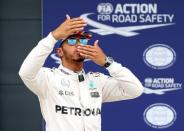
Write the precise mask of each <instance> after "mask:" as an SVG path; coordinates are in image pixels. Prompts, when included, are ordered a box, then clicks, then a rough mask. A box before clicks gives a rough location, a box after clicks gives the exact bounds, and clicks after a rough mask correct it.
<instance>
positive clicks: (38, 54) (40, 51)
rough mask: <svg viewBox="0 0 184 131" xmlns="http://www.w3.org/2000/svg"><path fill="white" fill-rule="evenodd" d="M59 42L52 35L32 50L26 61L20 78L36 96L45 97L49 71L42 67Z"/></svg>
mask: <svg viewBox="0 0 184 131" xmlns="http://www.w3.org/2000/svg"><path fill="white" fill-rule="evenodd" d="M56 42H57V41H56V40H55V39H54V37H53V36H52V34H51V33H50V34H49V35H48V36H47V37H46V38H44V39H42V40H41V41H40V42H39V43H38V45H37V46H36V47H34V48H33V49H32V51H31V52H30V53H29V55H28V56H27V57H26V59H25V60H24V62H23V64H22V66H21V68H20V70H19V76H20V77H21V79H22V80H23V82H24V83H25V85H26V86H27V87H28V88H29V89H30V90H31V91H32V92H33V93H35V94H36V95H38V96H42V97H43V96H44V95H45V92H46V89H47V85H48V82H49V79H48V76H49V69H48V68H44V67H42V66H43V64H44V62H45V60H46V58H47V57H48V55H49V54H50V53H51V52H52V50H53V48H54V45H55V43H56Z"/></svg>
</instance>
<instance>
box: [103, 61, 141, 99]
mask: <svg viewBox="0 0 184 131" xmlns="http://www.w3.org/2000/svg"><path fill="white" fill-rule="evenodd" d="M107 70H108V72H109V74H110V77H109V76H106V75H102V77H101V78H102V82H103V87H102V102H112V101H120V100H127V99H133V98H136V97H138V96H140V95H141V94H142V93H143V86H142V84H141V83H140V81H139V80H138V78H137V77H136V76H135V75H134V74H133V73H132V72H131V71H130V70H129V69H127V68H126V67H123V66H122V65H121V64H119V63H117V62H113V63H112V64H111V65H110V66H109V67H108V68H107Z"/></svg>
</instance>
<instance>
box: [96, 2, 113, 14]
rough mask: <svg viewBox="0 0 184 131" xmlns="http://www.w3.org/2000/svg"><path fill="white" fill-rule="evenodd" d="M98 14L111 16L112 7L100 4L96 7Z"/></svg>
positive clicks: (108, 4)
mask: <svg viewBox="0 0 184 131" xmlns="http://www.w3.org/2000/svg"><path fill="white" fill-rule="evenodd" d="M97 12H98V13H99V14H111V13H112V12H113V5H112V4H111V3H100V4H98V6H97Z"/></svg>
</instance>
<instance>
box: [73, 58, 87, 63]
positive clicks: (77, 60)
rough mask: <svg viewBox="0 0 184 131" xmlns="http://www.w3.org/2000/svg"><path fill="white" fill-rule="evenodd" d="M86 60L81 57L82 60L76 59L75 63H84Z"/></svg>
mask: <svg viewBox="0 0 184 131" xmlns="http://www.w3.org/2000/svg"><path fill="white" fill-rule="evenodd" d="M84 60H85V58H84V57H81V58H78V59H76V60H75V61H76V62H84Z"/></svg>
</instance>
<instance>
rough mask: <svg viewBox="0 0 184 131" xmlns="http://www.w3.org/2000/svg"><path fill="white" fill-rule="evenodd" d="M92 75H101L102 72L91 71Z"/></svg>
mask: <svg viewBox="0 0 184 131" xmlns="http://www.w3.org/2000/svg"><path fill="white" fill-rule="evenodd" d="M89 73H90V74H91V75H93V76H94V77H100V74H101V73H100V72H89Z"/></svg>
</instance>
